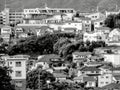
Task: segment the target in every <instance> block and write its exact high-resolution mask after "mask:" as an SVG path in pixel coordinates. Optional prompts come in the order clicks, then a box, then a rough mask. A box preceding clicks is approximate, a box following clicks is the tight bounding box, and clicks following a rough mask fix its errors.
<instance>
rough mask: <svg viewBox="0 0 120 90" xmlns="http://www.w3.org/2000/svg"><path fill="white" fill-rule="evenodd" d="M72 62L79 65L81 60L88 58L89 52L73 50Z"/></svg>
mask: <svg viewBox="0 0 120 90" xmlns="http://www.w3.org/2000/svg"><path fill="white" fill-rule="evenodd" d="M72 56H73V62H74V63H76V64H77V66H78V67H79V66H80V63H81V62H85V61H87V60H88V58H89V57H90V56H91V53H90V52H77V51H76V52H73V53H72Z"/></svg>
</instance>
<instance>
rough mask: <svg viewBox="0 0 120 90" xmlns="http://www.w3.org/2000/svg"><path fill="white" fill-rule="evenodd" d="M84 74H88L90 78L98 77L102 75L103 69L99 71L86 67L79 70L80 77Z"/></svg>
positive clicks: (95, 68)
mask: <svg viewBox="0 0 120 90" xmlns="http://www.w3.org/2000/svg"><path fill="white" fill-rule="evenodd" d="M82 74H86V75H89V76H98V75H100V74H101V69H99V68H97V67H87V66H84V67H82V68H80V69H79V70H78V76H80V75H82Z"/></svg>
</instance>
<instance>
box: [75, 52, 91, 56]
mask: <svg viewBox="0 0 120 90" xmlns="http://www.w3.org/2000/svg"><path fill="white" fill-rule="evenodd" d="M73 54H75V55H86V56H87V55H91V52H78V51H76V52H73Z"/></svg>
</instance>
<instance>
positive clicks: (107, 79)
mask: <svg viewBox="0 0 120 90" xmlns="http://www.w3.org/2000/svg"><path fill="white" fill-rule="evenodd" d="M112 82H113V75H112V74H102V75H100V76H98V87H104V86H106V85H109V84H111V83H112Z"/></svg>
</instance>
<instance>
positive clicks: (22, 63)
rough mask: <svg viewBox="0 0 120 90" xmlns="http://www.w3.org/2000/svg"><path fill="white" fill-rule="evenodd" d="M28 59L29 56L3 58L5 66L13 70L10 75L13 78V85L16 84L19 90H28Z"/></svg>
mask: <svg viewBox="0 0 120 90" xmlns="http://www.w3.org/2000/svg"><path fill="white" fill-rule="evenodd" d="M28 58H29V56H27V55H15V56H3V57H2V60H5V66H7V67H10V68H11V70H12V72H11V73H9V74H10V76H11V78H12V83H14V84H15V86H16V88H19V90H26V68H27V67H26V62H27V60H28Z"/></svg>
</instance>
